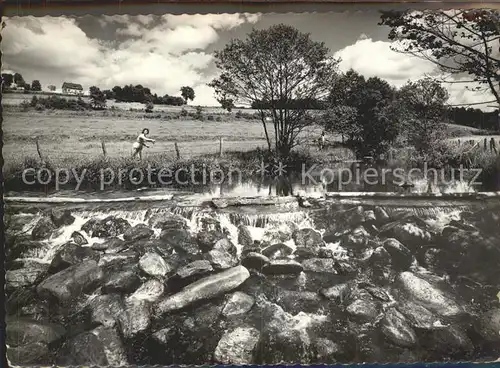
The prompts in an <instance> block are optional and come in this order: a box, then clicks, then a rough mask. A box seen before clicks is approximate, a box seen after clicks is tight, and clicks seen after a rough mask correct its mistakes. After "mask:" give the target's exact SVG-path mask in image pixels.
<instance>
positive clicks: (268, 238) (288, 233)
mask: <svg viewBox="0 0 500 368" xmlns="http://www.w3.org/2000/svg"><path fill="white" fill-rule="evenodd" d="M256 226H259V224H257V225H256ZM261 226H262V227H265V228H266V230H265V231H264V234H263V236H262V241H264V242H266V243H268V244H277V243H284V242H287V241H289V240H291V239H292V234H293V232H294V231H296V230H298V226H297V225H295V224H294V223H293V222H286V223H279V224H262V225H261Z"/></svg>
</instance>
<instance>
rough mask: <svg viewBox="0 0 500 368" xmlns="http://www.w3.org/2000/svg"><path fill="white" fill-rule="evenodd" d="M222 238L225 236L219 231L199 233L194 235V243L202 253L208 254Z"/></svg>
mask: <svg viewBox="0 0 500 368" xmlns="http://www.w3.org/2000/svg"><path fill="white" fill-rule="evenodd" d="M224 237H225V235H224V234H223V233H222V232H220V231H216V230H212V231H200V232H198V234H196V241H197V243H198V246H199V247H200V249H201V250H202V252H208V251H210V250H212V249H213V247H214V245H215V243H217V242H218V241H219V240H221V239H223V238H224Z"/></svg>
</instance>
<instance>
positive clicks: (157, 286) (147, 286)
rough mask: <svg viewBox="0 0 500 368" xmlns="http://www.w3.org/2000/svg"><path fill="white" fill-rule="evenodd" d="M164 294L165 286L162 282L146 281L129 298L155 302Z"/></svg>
mask: <svg viewBox="0 0 500 368" xmlns="http://www.w3.org/2000/svg"><path fill="white" fill-rule="evenodd" d="M164 292H165V285H164V284H163V283H162V282H160V281H158V280H148V281H146V282H145V283H144V284H142V285H141V286H140V287H139V288H138V289H137V290H136V291H135V292H134V293H133V294H132V295H131V296H130V299H135V300H145V301H148V302H155V301H157V300H158V299H159V298H160V297H161V296H162V295H163V293H164Z"/></svg>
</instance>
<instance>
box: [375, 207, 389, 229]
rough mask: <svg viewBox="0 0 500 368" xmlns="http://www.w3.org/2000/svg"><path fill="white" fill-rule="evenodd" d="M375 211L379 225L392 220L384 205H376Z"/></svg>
mask: <svg viewBox="0 0 500 368" xmlns="http://www.w3.org/2000/svg"><path fill="white" fill-rule="evenodd" d="M373 213H374V215H375V218H376V221H377V224H379V225H383V224H386V223H387V222H389V221H390V220H391V219H390V217H389V215H388V214H387V212H386V211H385V210H384V209H383V208H382V207H379V206H376V207H375V208H374V209H373Z"/></svg>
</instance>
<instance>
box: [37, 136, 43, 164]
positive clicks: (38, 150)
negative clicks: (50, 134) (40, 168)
mask: <svg viewBox="0 0 500 368" xmlns="http://www.w3.org/2000/svg"><path fill="white" fill-rule="evenodd" d="M36 151H37V152H38V157H40V160H41V161H42V162H43V156H42V150H41V149H40V143H39V142H38V138H37V139H36Z"/></svg>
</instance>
